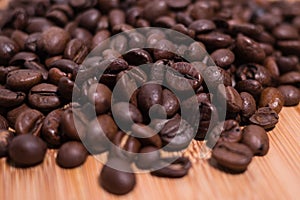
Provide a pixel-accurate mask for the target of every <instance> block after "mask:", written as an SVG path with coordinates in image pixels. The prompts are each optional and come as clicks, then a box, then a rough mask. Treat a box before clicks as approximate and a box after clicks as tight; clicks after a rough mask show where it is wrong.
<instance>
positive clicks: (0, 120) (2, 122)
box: [0, 115, 9, 130]
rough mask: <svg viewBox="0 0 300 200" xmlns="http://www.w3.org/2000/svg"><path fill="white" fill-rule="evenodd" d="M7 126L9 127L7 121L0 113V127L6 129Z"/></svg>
mask: <svg viewBox="0 0 300 200" xmlns="http://www.w3.org/2000/svg"><path fill="white" fill-rule="evenodd" d="M8 128H9V124H8V121H7V120H6V119H5V118H4V117H3V116H2V115H0V129H1V130H3V129H4V130H8Z"/></svg>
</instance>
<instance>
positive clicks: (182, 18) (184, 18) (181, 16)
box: [176, 12, 193, 26]
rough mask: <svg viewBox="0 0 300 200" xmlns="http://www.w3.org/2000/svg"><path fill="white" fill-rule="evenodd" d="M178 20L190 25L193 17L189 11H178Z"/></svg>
mask: <svg viewBox="0 0 300 200" xmlns="http://www.w3.org/2000/svg"><path fill="white" fill-rule="evenodd" d="M176 21H177V22H178V23H181V24H184V25H185V26H189V25H190V24H191V23H192V22H193V19H192V18H191V16H190V15H189V14H187V13H184V12H178V13H176Z"/></svg>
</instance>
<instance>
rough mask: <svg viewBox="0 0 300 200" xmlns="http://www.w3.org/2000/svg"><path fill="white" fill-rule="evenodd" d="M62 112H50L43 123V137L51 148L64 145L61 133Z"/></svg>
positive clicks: (58, 110) (59, 110)
mask: <svg viewBox="0 0 300 200" xmlns="http://www.w3.org/2000/svg"><path fill="white" fill-rule="evenodd" d="M62 112H63V110H61V109H57V110H54V111H52V112H50V113H49V114H48V115H47V116H46V118H45V120H44V122H43V126H42V132H41V136H42V138H43V139H44V140H45V141H46V142H47V144H48V145H49V146H53V147H57V146H59V145H60V144H61V143H62V136H61V132H60V123H61V115H62Z"/></svg>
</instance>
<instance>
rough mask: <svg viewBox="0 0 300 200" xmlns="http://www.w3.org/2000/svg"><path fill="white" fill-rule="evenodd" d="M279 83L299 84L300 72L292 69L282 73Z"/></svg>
mask: <svg viewBox="0 0 300 200" xmlns="http://www.w3.org/2000/svg"><path fill="white" fill-rule="evenodd" d="M279 83H280V84H282V85H295V86H298V85H299V83H300V72H297V71H292V72H288V73H286V74H283V75H281V76H280V77H279Z"/></svg>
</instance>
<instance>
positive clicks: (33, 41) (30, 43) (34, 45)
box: [24, 32, 42, 52]
mask: <svg viewBox="0 0 300 200" xmlns="http://www.w3.org/2000/svg"><path fill="white" fill-rule="evenodd" d="M41 38H42V33H40V32H37V33H32V34H30V35H29V36H28V37H27V38H26V40H25V44H24V48H25V50H28V51H32V52H38V51H39V48H40V47H39V44H38V41H40V40H41Z"/></svg>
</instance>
